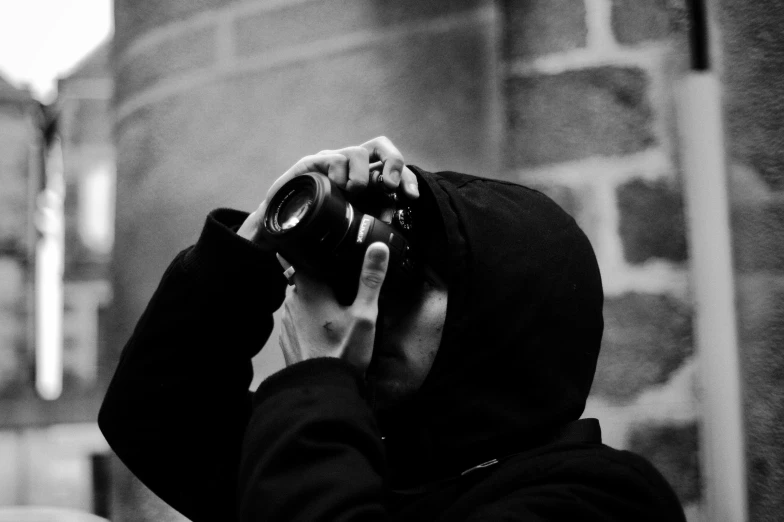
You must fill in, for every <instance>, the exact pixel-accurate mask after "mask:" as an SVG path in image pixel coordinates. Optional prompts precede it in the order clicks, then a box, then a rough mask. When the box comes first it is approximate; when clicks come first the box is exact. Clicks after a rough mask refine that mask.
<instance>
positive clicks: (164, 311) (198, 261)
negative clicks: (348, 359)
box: [98, 210, 286, 522]
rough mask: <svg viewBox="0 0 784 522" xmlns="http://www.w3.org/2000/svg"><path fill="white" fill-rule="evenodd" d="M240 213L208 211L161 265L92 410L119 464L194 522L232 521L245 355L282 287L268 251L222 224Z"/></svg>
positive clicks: (245, 399) (236, 222) (267, 327)
mask: <svg viewBox="0 0 784 522" xmlns="http://www.w3.org/2000/svg"><path fill="white" fill-rule="evenodd" d="M246 218H247V214H246V213H243V212H237V211H232V210H218V211H215V212H213V213H211V214H210V215H209V217H208V218H207V222H206V223H205V226H204V230H203V232H202V234H201V237H200V238H199V240H198V242H197V243H196V245H195V246H193V247H191V248H189V249H186V250H184V251H183V252H181V253H180V254H179V255H178V256H177V257H176V259H175V260H174V261H173V262H172V263H171V265H170V266H169V268H168V269H167V270H166V273H165V274H164V276H163V278H162V280H161V283H160V285H159V287H158V289H157V290H156V292H155V294H154V295H153V297H152V299H151V300H150V302H149V304H148V306H147V309H146V310H145V312H144V314H143V315H142V317H141V319H140V320H139V322H138V324H137V326H136V329H135V330H134V333H133V335H132V336H131V339H130V340H129V341H128V343H127V345H126V346H125V348H124V350H123V353H122V356H121V360H120V364H119V366H118V368H117V371H116V373H115V376H114V378H113V380H112V382H111V384H110V386H109V390H108V392H107V395H106V398H105V399H104V403H103V405H102V408H101V411H100V414H99V418H98V422H99V426H100V428H101V430H102V431H103V433H104V435H105V437H106V439H107V441H108V442H109V444H110V445H111V447H112V449H114V451H115V452H116V453H117V455H118V456H119V457H120V459H122V461H123V462H124V463H125V464H126V465H127V466H128V467H129V468H130V470H131V471H132V472H133V473H134V474H135V475H136V476H137V477H138V478H139V479H140V480H141V481H142V482H143V483H144V484H145V485H146V486H147V487H149V488H150V489H151V490H152V491H153V492H154V493H156V494H157V495H158V496H160V497H161V498H162V499H163V500H165V501H166V502H167V503H168V504H170V505H171V506H172V507H174V508H175V509H177V510H178V511H180V512H181V513H182V514H184V515H185V516H187V517H188V518H190V519H191V520H193V521H195V522H197V521H201V520H204V521H214V520H227V521H230V520H235V519H236V515H235V509H236V508H235V505H236V504H235V498H236V493H235V492H236V483H237V470H238V466H239V454H240V446H241V441H242V436H243V433H244V431H245V427H246V425H247V422H248V418H249V415H250V405H251V398H250V392H249V391H248V388H249V385H250V382H251V379H252V374H253V371H252V367H251V362H250V360H251V358H252V357H253V356H254V355H255V354H256V353H257V352H258V351H259V350H260V349H261V347H262V346H263V345H264V343H265V342H266V340H267V337H268V336H269V334H270V332H271V330H272V324H273V320H272V315H271V314H272V313H273V311H275V310H276V309H277V308H278V307H279V306H280V304H281V302H282V301H283V298H284V295H285V287H286V281H285V278H284V277H283V276H282V274H281V272H282V271H281V268H280V265H279V264H278V262H277V260H276V259H275V256H274V254H272V253H270V252H265V251H263V250H261V249H260V248H259V247H257V246H256V245H254V244H253V243H251V242H250V241H248V240H246V239H244V238H242V237H240V236H239V235H237V234H236V233H235V232H234V230H236V229H237V228H238V227H239V226H240V225H241V224H242V223H243V222H244V221H245V219H246Z"/></svg>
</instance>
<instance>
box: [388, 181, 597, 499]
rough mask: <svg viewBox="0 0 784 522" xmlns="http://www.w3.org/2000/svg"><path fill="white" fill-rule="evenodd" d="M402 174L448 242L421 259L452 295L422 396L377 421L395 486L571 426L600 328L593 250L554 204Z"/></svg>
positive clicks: (505, 189) (505, 187) (478, 184)
mask: <svg viewBox="0 0 784 522" xmlns="http://www.w3.org/2000/svg"><path fill="white" fill-rule="evenodd" d="M409 167H410V168H411V169H412V171H414V172H415V173H416V175H417V176H418V178H419V185H420V192H421V194H422V196H421V197H420V202H419V203H418V204H419V205H420V206H421V207H423V209H422V210H423V211H422V212H420V213H418V214H417V216H419V215H425V216H428V219H430V220H431V223H428V227H427V230H428V233H429V234H434V233H435V234H439V235H441V236H445V237H446V244H447V249H446V252H444V249H443V248H431V249H429V250H430V252H427V251H428V249H427V248H425V250H426V253H425V256H426V257H427V256H429V255H430V256H436V257H438V258H437V259H436V258H435V257H434V262H435V264H440V265H442V271H443V272H445V274H444V275H445V276H446V280H447V284H448V292H449V298H448V306H447V315H446V322H445V325H444V333H443V337H442V341H441V345H440V347H439V350H438V354H437V356H436V359H435V361H434V363H433V367H432V368H431V371H430V373H429V374H428V377H427V379H426V380H425V383H424V384H423V386H422V388H421V389H420V390H419V392H418V393H417V395H416V396H415V398H414V399H413V400H411V401H409V402H408V403H406V404H404V405H401V406H400V407H398V408H396V409H395V410H391V411H386V412H380V413H379V414H378V420H379V425H380V427H381V430H382V433H383V434H384V436H385V443H386V446H387V454H388V461H389V463H390V464H389V465H390V472H391V477H392V481H393V483H397V484H400V485H402V484H416V483H421V482H423V481H427V480H435V479H438V478H442V477H446V476H450V475H453V474H455V473H459V472H461V471H464V470H466V469H468V468H470V467H472V466H475V465H477V464H479V463H481V462H485V461H487V460H490V459H493V458H498V457H503V456H505V455H508V454H511V453H517V452H520V451H524V450H525V449H528V448H531V447H534V446H536V445H538V444H541V443H542V442H544V441H546V440H547V439H548V438H550V437H551V436H552V435H553V434H554V433H556V432H557V431H558V430H559V429H561V428H563V426H564V425H566V424H567V423H569V422H570V421H573V420H577V419H578V418H580V416H581V415H582V412H583V409H584V407H585V401H586V399H587V397H588V393H589V391H590V387H591V383H592V381H593V376H594V371H595V369H596V361H597V358H598V355H599V347H600V343H601V336H602V330H603V325H604V323H603V319H602V305H603V292H602V284H601V278H600V275H599V268H598V265H597V262H596V257H595V255H594V252H593V249H592V247H591V245H590V243H589V241H588V239H587V238H586V236H585V234H584V233H583V232H582V230H580V228H579V227H578V226H577V224H576V223H575V221H574V219H572V218H571V217H570V216H569V215H568V214H567V213H566V212H564V211H563V210H562V209H561V208H560V207H559V206H558V205H557V204H555V203H554V202H553V201H552V200H551V199H549V198H548V197H547V196H545V195H543V194H542V193H540V192H538V191H535V190H533V189H529V188H526V187H523V186H520V185H517V184H514V183H509V182H504V181H498V180H491V179H485V178H480V177H476V176H470V175H466V174H459V173H454V172H437V173H429V172H426V171H424V170H422V169H419V168H417V167H414V166H409ZM439 216H440V223H439V222H436V221H437V220H438V218H439ZM441 239H443V237H441ZM426 242H427V243H430V244H443V241H426Z"/></svg>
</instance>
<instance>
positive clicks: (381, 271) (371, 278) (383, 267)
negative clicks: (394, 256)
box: [353, 242, 389, 311]
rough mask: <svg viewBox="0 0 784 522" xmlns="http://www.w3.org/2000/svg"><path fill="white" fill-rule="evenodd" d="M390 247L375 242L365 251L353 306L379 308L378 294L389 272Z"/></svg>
mask: <svg viewBox="0 0 784 522" xmlns="http://www.w3.org/2000/svg"><path fill="white" fill-rule="evenodd" d="M388 264H389V248H388V247H387V246H386V245H385V244H384V243H380V242H376V243H373V244H372V245H370V246H369V247H368V249H367V252H365V260H364V262H363V264H362V273H361V274H360V276H359V288H358V290H357V297H356V299H354V304H353V306H354V307H355V308H356V307H361V308H363V309H368V310H370V311H374V310H377V309H378V296H379V294H380V293H381V285H382V284H383V283H384V278H385V277H386V274H387V267H388Z"/></svg>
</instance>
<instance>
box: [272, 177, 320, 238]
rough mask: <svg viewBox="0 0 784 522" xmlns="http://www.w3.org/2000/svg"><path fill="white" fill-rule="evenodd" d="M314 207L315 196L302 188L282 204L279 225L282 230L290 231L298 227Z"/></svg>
mask: <svg viewBox="0 0 784 522" xmlns="http://www.w3.org/2000/svg"><path fill="white" fill-rule="evenodd" d="M312 206H313V194H312V193H311V192H310V191H309V190H307V187H302V188H301V189H300V190H297V191H296V192H293V193H290V194H289V196H288V197H287V198H286V199H285V200H284V201H283V202H282V203H281V205H280V210H278V225H279V226H280V229H281V230H290V229H292V228H294V227H296V226H297V225H298V224H299V222H300V221H302V219H303V218H304V217H305V216H307V214H308V211H309V210H310V208H311V207H312Z"/></svg>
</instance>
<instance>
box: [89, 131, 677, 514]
mask: <svg viewBox="0 0 784 522" xmlns="http://www.w3.org/2000/svg"><path fill="white" fill-rule="evenodd" d="M376 160H381V161H383V162H384V163H383V172H382V180H383V181H382V183H383V184H385V186H386V188H388V189H390V190H396V193H397V194H398V195H399V197H400V198H407V200H409V201H410V202H411V204H412V206H413V209H414V210H413V212H414V214H413V215H414V216H415V219H416V222H415V226H414V229H413V231H412V235H411V243H412V245H413V246H414V247H416V248H417V249H418V251H420V252H421V258H422V261H423V264H424V266H425V268H424V276H423V278H422V279H423V281H422V283H421V284H420V285H418V286H416V287H415V288H414V289H413V290H411V291H409V292H408V293H407V294H406V295H404V296H402V297H394V295H393V297H388V296H386V294H384V295H382V294H381V292H380V288H382V285H383V281H384V278H385V274H386V270H387V264H388V258H389V251H388V248H387V247H386V246H384V245H383V244H381V243H375V244H373V245H371V246H370V247H368V249H367V252H366V255H365V257H364V264H363V266H362V272H361V274H360V276H359V282H358V290H357V294H356V298H355V299H354V301H353V302H352V303H349V304H342V303H339V302H337V301H336V299H335V297H334V294H333V292H332V290H331V288H330V287H329V286H328V285H327V284H326V283H325V282H324V281H321V280H319V279H318V278H316V277H314V276H313V274H309V273H307V272H306V271H305V270H298V269H297V267H296V266H295V267H293V269H291V268H290V265H289V263H288V261H287V260H285V259H283V258H282V257H280V256H276V255H275V252H274V251H273V250H274V249H273V248H271V246H270V245H269V244H268V243H265V242H264V241H263V240H261V239H260V237H259V227H260V223H261V216H263V214H264V211H265V209H266V205H267V201H268V198H269V195H270V194H272V193H274V191H275V190H276V189H277V188H279V187H280V186H281V185H282V183H285V182H286V181H287V180H289V179H291V178H292V177H294V176H297V175H300V174H303V173H305V172H318V173H321V174H324V175H327V176H329V177H330V179H331V180H332V181H333V182H335V183H336V184H338V185H339V186H341V187H342V188H344V189H346V190H347V191H348V193H349V194H350V195H352V194H353V195H357V194H361V193H362V192H363V191H366V190H369V188H368V187H370V186H372V185H373V184H372V183H371V176H370V173H369V167H368V165H369V163H370V162H372V161H376ZM379 212H380V213H383V212H384V210H380V211H379ZM284 271H285V272H286V274H287V275H288V276H289V277H290V279H291V280H290V281H287V278H286V277H285V276H284V275H283V272H284ZM292 274H293V275H292ZM287 283H289V284H287ZM281 304H282V306H283V314H282V320H281V321H282V327H281V333H280V338H279V344H280V346H281V349H282V350H283V353H284V358H285V363H286V367H285V368H284V369H282V370H280V371H279V372H277V373H275V374H273V375H272V376H270V377H268V378H267V379H266V380H264V381H263V382H262V383H261V385H260V386H259V387H258V389H257V390H255V392H250V391H249V390H248V388H249V386H250V382H251V379H252V368H251V362H250V360H251V358H252V357H253V356H254V355H255V354H256V353H258V351H259V350H260V349H261V347H262V346H264V344H265V342H266V341H267V338H268V336H269V335H270V332H271V331H272V326H273V319H272V313H273V312H274V311H275V310H276V309H278V308H279V307H280V306H281ZM602 305H603V292H602V285H601V278H600V274H599V269H598V266H597V262H596V258H595V255H594V253H593V250H592V247H591V245H590V243H589V241H588V239H587V238H586V236H585V234H584V233H583V232H582V231H581V230H580V228H579V227H578V226H577V224H576V223H575V221H574V220H573V219H572V218H571V217H570V216H569V215H568V214H567V213H566V212H564V211H563V210H562V209H561V208H560V207H558V206H557V205H556V204H555V203H554V202H553V201H552V200H550V199H549V198H547V197H546V196H545V195H543V194H541V193H540V192H537V191H535V190H532V189H529V188H525V187H523V186H521V185H518V184H514V183H509V182H504V181H498V180H491V179H485V178H482V177H477V176H471V175H466V174H460V173H454V172H438V173H430V172H427V171H425V170H422V169H421V168H418V167H416V166H412V165H406V164H405V163H404V159H403V156H402V155H401V154H400V152H399V151H398V150H397V148H396V147H395V146H394V144H392V143H391V142H390V141H389V140H388V139H386V138H383V137H382V138H376V139H374V140H371V141H369V142H367V143H365V144H363V145H361V146H356V147H347V148H345V149H340V150H336V151H323V152H322V153H319V154H316V155H313V156H307V157H305V158H303V159H302V160H300V161H299V162H298V163H297V164H295V165H294V166H293V167H292V168H291V169H290V170H289V171H287V173H286V174H284V176H282V177H281V178H280V179H279V180H278V181H276V182H275V184H273V186H272V188H271V189H270V191H269V192H268V197H267V198H265V199H264V201H262V203H261V205H260V206H259V208H258V209H257V210H256V211H254V212H253V213H251V214H249V215H248V214H246V213H243V212H239V211H235V210H227V209H219V210H216V211H213V212H212V213H210V214H209V216H208V217H207V220H206V223H205V225H204V228H203V231H202V233H201V236H200V237H199V239H198V241H197V242H196V244H195V245H194V246H192V247H190V248H187V249H186V250H184V251H183V252H181V253H180V254H179V255H177V257H176V258H175V259H174V261H173V262H172V263H171V265H170V266H169V268H168V269H167V270H166V272H165V274H164V275H163V278H162V281H161V283H160V286H159V287H158V289H157V290H156V291H155V293H154V295H153V297H152V299H151V300H150V302H149V305H148V306H147V308H146V310H145V312H144V313H143V315H142V317H141V318H140V320H139V322H138V324H137V326H136V328H135V330H134V332H133V335H132V336H131V338H130V340H129V341H128V344H127V345H126V347H125V348H124V350H123V353H122V356H121V360H120V362H119V365H118V368H117V370H116V373H115V375H114V377H113V380H112V382H111V384H110V387H109V389H108V392H107V394H106V397H105V400H104V403H103V405H102V408H101V411H100V414H99V426H100V428H101V430H102V431H103V433H104V435H105V437H106V439H107V441H108V442H109V444H110V445H111V447H112V448H113V449H114V451H115V452H116V453H117V455H118V456H119V458H120V459H122V460H123V462H124V463H125V464H126V465H127V466H128V467H129V469H130V470H131V471H132V472H133V473H134V474H135V475H136V476H137V477H138V478H139V479H140V480H141V481H142V482H143V483H144V484H146V485H147V486H148V487H149V488H150V489H151V490H152V491H153V492H155V493H156V494H157V495H159V496H160V497H161V498H162V499H163V500H165V501H166V502H167V503H169V504H170V505H171V506H172V507H174V508H175V509H176V510H178V511H180V512H181V513H182V514H184V515H185V516H186V517H188V518H190V519H191V520H193V521H207V520H210V521H217V520H220V521H226V520H242V521H256V520H265V521H276V520H280V521H286V522H291V521H316V520H330V521H355V520H406V521H414V520H439V521H457V520H466V521H469V520H470V521H480V520H482V521H485V520H488V521H489V520H493V521H495V520H498V521H500V520H520V521H560V520H581V521H588V520H596V521H599V520H601V521H654V520H655V521H662V520H668V521H670V520H672V521H682V520H685V518H684V514H683V510H682V508H681V506H680V504H679V502H678V499H677V497H676V495H675V493H674V492H673V490H672V489H671V488H670V486H669V485H668V484H667V482H666V481H665V479H664V478H663V477H662V476H661V474H660V473H659V472H657V471H656V469H655V468H654V467H653V466H652V465H651V464H650V463H649V462H647V461H646V460H645V459H643V458H642V457H640V456H638V455H635V454H633V453H630V452H628V451H620V450H616V449H612V448H610V447H608V446H606V445H603V444H602V442H601V433H600V427H599V423H598V421H597V420H596V419H581V418H580V417H581V415H582V413H583V409H584V407H585V402H586V398H587V396H588V393H589V390H590V387H591V383H592V380H593V376H594V371H595V367H596V361H597V357H598V353H599V347H600V342H601V336H602V330H603V318H602Z"/></svg>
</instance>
